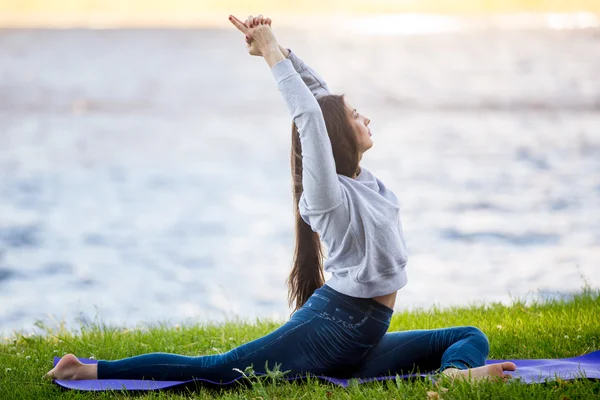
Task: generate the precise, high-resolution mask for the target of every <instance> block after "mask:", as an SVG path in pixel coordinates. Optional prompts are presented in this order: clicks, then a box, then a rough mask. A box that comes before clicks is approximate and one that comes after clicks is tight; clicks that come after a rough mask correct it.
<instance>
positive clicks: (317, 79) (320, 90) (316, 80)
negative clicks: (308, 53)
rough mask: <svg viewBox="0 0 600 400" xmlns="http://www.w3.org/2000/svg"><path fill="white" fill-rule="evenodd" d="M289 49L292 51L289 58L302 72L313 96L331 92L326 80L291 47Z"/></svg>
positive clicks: (301, 74) (302, 76)
mask: <svg viewBox="0 0 600 400" xmlns="http://www.w3.org/2000/svg"><path fill="white" fill-rule="evenodd" d="M287 50H288V51H289V52H290V54H289V55H288V60H290V61H291V62H292V65H293V66H294V69H295V70H296V71H297V72H298V74H300V77H301V78H302V80H303V81H304V84H306V86H308V88H309V89H310V91H311V93H312V94H313V96H315V97H317V98H318V97H321V96H325V95H327V94H329V88H328V87H327V83H325V80H324V79H323V78H321V76H320V75H319V74H317V72H316V71H315V70H313V69H312V68H311V67H309V66H308V65H306V64H305V63H304V61H302V60H301V59H300V58H299V57H298V56H297V55H296V53H294V52H293V51H292V50H291V49H287Z"/></svg>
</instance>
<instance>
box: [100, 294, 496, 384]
mask: <svg viewBox="0 0 600 400" xmlns="http://www.w3.org/2000/svg"><path fill="white" fill-rule="evenodd" d="M392 313H393V310H392V309H391V308H389V307H387V306H385V305H383V304H381V303H379V302H377V301H375V300H373V299H363V298H357V297H351V296H348V295H345V294H343V293H339V292H337V291H335V290H333V289H332V288H330V287H329V286H328V285H324V286H322V287H320V288H319V289H317V290H316V291H315V292H314V293H313V295H312V296H311V297H310V298H309V299H308V300H307V302H306V303H305V304H304V305H303V306H302V307H301V308H300V309H298V310H297V311H296V312H295V313H294V314H293V315H292V317H291V318H290V320H289V321H287V322H286V323H285V324H283V325H282V326H281V327H279V328H278V329H276V330H275V331H273V332H271V333H269V334H267V335H266V336H263V337H261V338H258V339H255V340H253V341H250V342H248V343H245V344H243V345H241V346H238V347H236V348H234V349H231V350H229V351H228V352H226V353H223V354H215V355H206V356H198V357H193V356H183V355H177V354H169V353H149V354H142V355H138V356H133V357H128V358H124V359H121V360H114V361H107V360H99V361H98V379H154V380H169V381H182V380H190V379H194V378H202V379H208V380H211V381H214V382H220V383H225V382H230V381H233V380H234V379H237V378H239V377H240V376H241V374H240V372H238V371H236V370H241V371H244V370H245V368H246V367H248V366H252V367H253V370H254V372H255V374H256V375H263V374H266V373H267V368H268V369H269V370H273V369H274V367H275V365H276V364H278V367H279V368H280V370H281V371H289V372H288V373H287V374H286V375H285V376H286V377H295V376H298V375H307V374H311V375H327V376H331V377H338V378H350V377H370V376H382V375H394V374H396V373H399V374H402V373H410V372H415V371H416V370H419V371H421V372H425V371H442V370H444V369H445V368H448V367H456V368H459V369H466V368H471V367H478V366H481V365H484V364H485V360H486V358H487V356H488V353H489V344H488V341H487V338H486V336H485V335H484V334H483V333H482V332H481V331H480V330H479V329H477V328H474V327H469V326H467V327H455V328H447V329H435V330H413V331H400V332H388V333H386V332H387V330H388V328H389V325H390V320H391V317H392Z"/></svg>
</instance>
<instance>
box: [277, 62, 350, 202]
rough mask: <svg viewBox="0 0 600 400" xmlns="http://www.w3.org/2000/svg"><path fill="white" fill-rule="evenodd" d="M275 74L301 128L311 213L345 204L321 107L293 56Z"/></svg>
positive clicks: (305, 185)
mask: <svg viewBox="0 0 600 400" xmlns="http://www.w3.org/2000/svg"><path fill="white" fill-rule="evenodd" d="M271 73H272V74H273V77H274V78H275V82H276V83H277V90H278V91H279V92H280V93H281V95H282V97H283V99H284V101H285V103H286V105H287V107H288V110H289V113H290V115H291V116H292V118H293V121H294V123H295V124H296V126H297V127H298V134H299V136H300V143H301V146H302V169H303V173H302V186H303V189H304V190H303V193H302V197H303V200H304V202H305V204H304V208H306V210H307V211H308V212H317V213H324V212H328V211H331V210H333V209H334V208H336V207H338V206H339V205H340V204H342V195H341V187H340V186H341V185H340V182H339V181H338V176H337V172H336V168H335V160H334V158H333V150H332V148H331V141H330V140H329V135H328V134H327V128H326V127H325V120H324V119H323V113H322V112H321V107H319V103H317V100H316V98H315V97H314V96H313V93H312V92H311V90H310V89H309V88H308V86H307V85H306V84H305V82H304V81H303V79H302V78H301V76H300V74H299V73H298V72H297V71H296V70H295V69H294V65H293V64H292V61H291V60H290V59H285V60H282V61H279V62H278V63H277V64H275V65H274V66H273V67H272V68H271ZM315 82H317V81H315ZM316 86H320V84H319V85H316V84H315V87H316ZM321 92H323V88H322V87H321Z"/></svg>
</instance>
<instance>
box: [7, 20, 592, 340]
mask: <svg viewBox="0 0 600 400" xmlns="http://www.w3.org/2000/svg"><path fill="white" fill-rule="evenodd" d="M277 37H278V39H279V41H280V42H281V43H282V44H284V45H286V46H288V47H291V48H292V49H293V50H295V51H296V52H297V53H298V55H299V56H300V57H302V58H303V59H304V60H305V61H306V62H308V63H309V64H310V65H312V66H314V67H315V68H316V69H317V71H318V72H319V73H321V74H322V75H323V76H324V77H325V78H326V79H327V81H328V83H329V85H330V88H331V89H332V90H333V91H334V92H336V93H346V95H347V96H348V99H349V100H350V101H351V102H352V104H353V105H355V106H356V107H357V108H358V110H359V111H360V112H361V113H363V114H364V115H366V116H368V117H369V118H370V119H371V120H372V123H371V125H370V127H371V129H372V132H373V141H374V146H373V148H372V149H371V150H369V151H368V152H367V153H366V154H365V155H364V157H363V159H362V165H364V166H366V167H367V168H369V169H370V170H371V171H372V172H374V173H375V174H376V175H377V176H378V177H379V178H380V179H381V180H382V181H383V182H384V183H385V184H386V185H387V186H388V187H390V188H392V190H394V192H395V193H396V194H397V196H398V198H399V200H400V202H401V206H402V208H401V215H402V218H403V225H404V230H405V234H406V239H407V245H408V247H409V264H408V269H407V272H408V277H409V283H408V285H407V286H406V287H405V288H403V289H402V290H401V291H400V293H399V295H398V299H397V302H396V307H395V308H396V309H397V310H401V309H413V308H416V307H429V306H431V305H434V304H435V305H439V306H446V305H467V304H474V303H482V302H493V301H499V302H504V303H509V302H510V301H511V299H512V298H514V297H521V298H523V297H526V296H533V297H542V298H548V297H553V296H558V297H559V298H560V297H564V296H568V294H569V293H573V292H576V291H578V290H580V289H581V287H582V286H583V285H584V284H585V282H586V281H587V283H589V284H590V285H591V286H593V287H598V286H600V269H599V267H598V265H599V262H600V75H599V74H598V70H600V58H599V56H600V30H599V29H597V28H591V29H580V30H564V31H557V30H553V29H546V28H544V29H526V30H514V29H505V28H493V29H485V30H463V31H456V32H446V33H444V34H443V35H430V34H427V35H397V34H393V33H389V34H386V33H385V32H383V33H381V32H379V33H378V34H377V35H367V34H359V33H356V32H355V33H354V34H352V35H340V34H335V35H322V34H319V33H317V32H315V31H310V32H306V31H301V30H293V29H283V28H282V29H281V30H278V31H277ZM241 39H242V38H241V37H240V36H239V35H238V33H237V32H236V31H234V30H231V29H198V30H162V29H156V30H77V29H67V30H4V31H0V252H1V256H0V333H2V332H4V335H8V334H10V332H12V331H13V330H24V331H36V329H37V328H35V327H34V323H35V322H36V321H37V320H41V321H43V322H44V323H45V324H47V325H54V324H56V323H58V322H57V321H61V320H64V321H66V322H67V326H68V327H72V328H75V327H77V326H78V324H79V323H80V322H83V323H85V322H89V321H94V320H96V319H99V320H102V321H103V322H105V323H108V324H115V325H123V326H128V327H132V326H136V325H138V324H142V323H146V324H148V323H153V322H166V323H170V324H176V323H184V322H186V321H189V322H197V321H211V322H217V321H224V320H226V319H231V318H234V316H238V317H239V318H241V319H248V320H252V319H254V318H255V317H265V318H278V319H280V320H282V321H283V320H285V318H286V317H287V316H288V315H289V312H290V310H289V309H288V307H287V303H286V296H287V291H286V287H285V279H286V277H287V275H288V273H289V270H290V267H291V262H292V253H293V245H294V236H293V235H294V226H293V222H294V220H293V216H292V204H293V199H292V193H291V186H290V171H289V151H290V135H291V132H290V119H289V117H288V115H287V109H286V107H285V104H284V103H283V100H282V99H281V97H280V95H279V93H278V92H277V90H276V87H275V85H274V81H273V78H272V76H271V75H270V72H269V70H268V67H267V65H266V63H265V62H264V61H263V60H261V59H259V58H256V57H250V56H248V55H247V54H246V53H245V47H244V44H243V41H242V40H241ZM327 277H328V275H327ZM37 331H39V330H37Z"/></svg>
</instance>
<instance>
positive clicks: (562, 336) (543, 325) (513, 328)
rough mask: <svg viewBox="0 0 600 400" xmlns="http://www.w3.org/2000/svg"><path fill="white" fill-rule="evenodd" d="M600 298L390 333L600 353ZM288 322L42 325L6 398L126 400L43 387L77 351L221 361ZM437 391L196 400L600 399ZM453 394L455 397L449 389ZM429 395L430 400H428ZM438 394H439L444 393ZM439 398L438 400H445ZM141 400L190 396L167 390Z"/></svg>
mask: <svg viewBox="0 0 600 400" xmlns="http://www.w3.org/2000/svg"><path fill="white" fill-rule="evenodd" d="M598 315H600V291H599V290H597V289H591V288H589V287H586V288H584V289H583V290H582V291H581V292H580V293H578V294H575V295H573V296H572V297H568V298H564V299H563V300H556V299H548V300H545V301H543V302H536V303H533V304H530V305H526V304H525V302H524V301H522V300H520V299H514V300H513V302H512V304H510V305H502V304H499V303H490V304H486V305H478V306H470V307H451V308H447V309H439V308H437V307H433V308H431V309H428V310H425V309H422V310H415V311H412V312H409V311H405V312H396V313H394V316H393V318H392V322H391V325H390V329H389V331H397V330H408V329H433V328H442V327H449V326H459V325H474V326H477V327H478V328H480V329H481V330H482V331H483V332H485V333H486V335H487V336H488V338H489V341H490V358H491V359H519V358H564V357H573V356H578V355H581V354H584V353H589V352H591V351H594V350H598V349H600V330H599V326H598ZM282 323H283V322H282V321H274V320H268V319H257V320H256V321H255V323H250V322H249V321H247V320H243V321H242V320H238V321H228V322H226V323H223V324H197V325H186V326H179V325H176V326H175V327H166V325H164V324H157V325H156V326H153V327H144V328H135V329H124V328H119V327H116V326H108V325H106V324H104V323H102V322H98V321H96V322H94V323H90V324H87V325H86V326H82V327H81V328H80V332H81V333H80V334H74V333H72V332H70V331H69V330H67V329H66V328H64V326H63V328H62V329H51V328H47V327H45V326H44V325H43V324H41V323H40V324H38V328H40V330H41V331H42V332H41V333H39V334H25V335H23V334H19V333H15V334H14V335H13V336H12V337H5V338H3V339H4V340H3V342H2V344H0V382H2V383H3V384H2V385H0V398H2V399H13V398H15V399H16V398H27V399H46V398H58V397H60V398H78V399H82V398H88V397H89V398H122V397H124V396H123V395H120V394H117V393H102V394H98V393H78V392H74V391H62V390H61V389H60V388H59V387H58V386H56V385H54V384H51V383H49V382H45V381H43V380H42V379H41V377H42V376H43V374H44V373H45V372H47V371H48V370H49V369H50V368H51V367H52V359H53V357H54V356H62V355H64V354H66V353H73V354H76V355H77V356H79V357H88V358H96V359H117V358H123V357H128V356H133V355H137V354H143V353H151V352H170V353H178V354H185V355H198V354H207V355H208V354H218V353H222V352H226V351H228V350H230V349H232V348H234V347H237V346H239V345H241V344H243V343H246V342H248V341H251V340H254V339H256V338H259V337H262V336H264V335H266V334H268V333H270V332H272V331H273V330H275V329H276V328H278V327H279V326H281V324H282ZM446 386H447V387H445V388H443V389H442V388H436V387H434V386H433V385H432V384H431V383H430V382H428V381H415V382H406V381H401V380H398V381H396V382H395V381H386V382H383V383H382V382H372V383H367V384H361V385H356V386H354V385H351V386H350V387H349V388H348V389H343V388H338V387H334V386H331V385H326V384H324V383H320V382H319V381H311V382H309V383H304V384H302V385H295V384H292V383H289V382H285V381H280V382H277V383H275V384H273V383H272V381H270V380H266V379H262V380H256V381H254V382H253V383H252V386H251V387H249V388H248V389H236V390H228V391H223V392H221V393H218V392H215V391H211V390H208V389H202V390H200V391H199V392H198V393H196V394H195V395H194V398H202V399H204V398H211V396H219V397H222V398H247V399H251V398H261V397H262V398H263V399H267V398H299V397H302V398H303V399H323V398H328V399H330V398H332V399H335V398H340V399H341V398H344V399H347V398H365V399H379V398H381V399H387V398H403V399H424V398H427V397H429V398H438V397H439V398H443V399H446V400H449V399H471V398H473V399H475V398H477V399H486V398H494V399H501V398H502V399H504V398H506V399H515V398H527V399H550V398H552V399H563V398H570V399H584V398H585V399H588V398H595V396H598V394H599V393H600V382H593V381H561V382H551V383H548V384H545V385H524V384H523V385H520V384H516V385H513V384H511V385H505V384H501V383H481V384H477V385H471V386H470V385H468V384H466V383H460V384H459V383H455V384H453V385H446ZM446 389H448V390H447V391H446ZM428 393H429V394H428ZM436 393H437V394H436ZM435 396H438V397H435ZM136 398H144V399H146V398H148V399H149V398H152V399H155V398H160V399H171V398H174V399H175V398H176V399H178V398H184V396H182V395H178V394H173V393H167V392H161V393H148V394H147V395H143V396H139V397H137V396H136Z"/></svg>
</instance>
